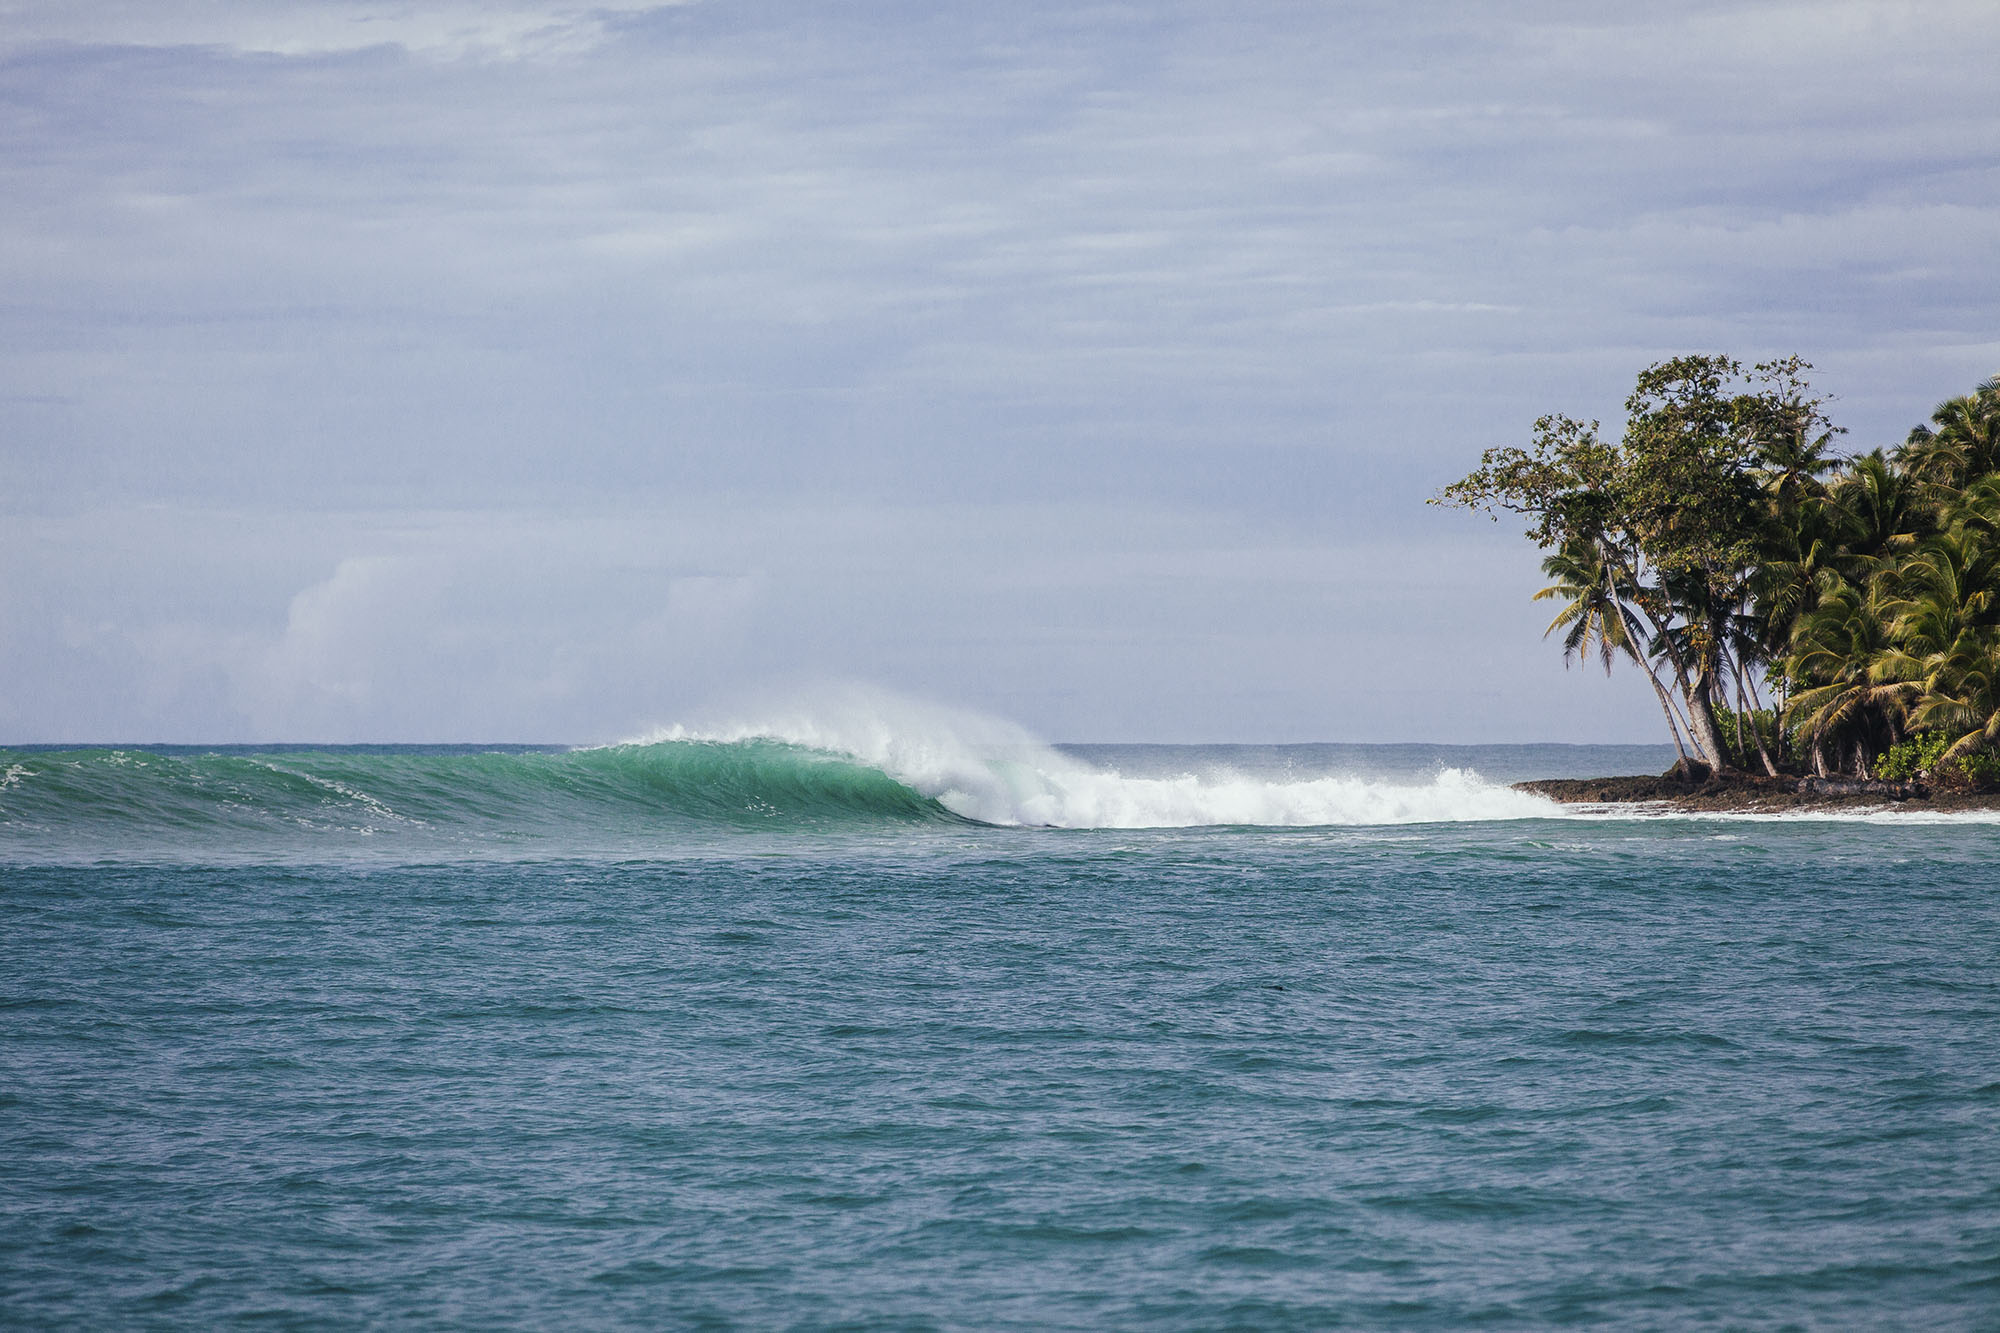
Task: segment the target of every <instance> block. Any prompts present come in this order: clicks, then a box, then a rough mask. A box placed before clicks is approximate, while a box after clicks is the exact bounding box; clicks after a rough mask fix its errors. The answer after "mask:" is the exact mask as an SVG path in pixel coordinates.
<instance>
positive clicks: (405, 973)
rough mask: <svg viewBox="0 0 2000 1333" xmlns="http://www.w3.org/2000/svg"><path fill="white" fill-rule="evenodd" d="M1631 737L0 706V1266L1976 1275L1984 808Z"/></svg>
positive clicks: (625, 1300)
mask: <svg viewBox="0 0 2000 1333" xmlns="http://www.w3.org/2000/svg"><path fill="white" fill-rule="evenodd" d="M1670 758H1671V755H1670V754H1668V753H1667V752H1665V751H1662V750H1656V749H1647V748H1639V749H1625V750H1614V749H1605V748H1573V747H1483V748H1482V747H1456V748H1446V747H1337V746H1307V747H1200V748H1176V747H1122V748H1121V747H1070V748H1065V749H1051V748H1048V747H1038V746H1034V745H1032V744H1031V743H1027V742H1024V741H1022V740H1021V739H1020V738H1018V737H1012V736H999V737H994V736H983V737H973V738H968V737H966V736H965V735H962V734H940V733H937V732H935V731H925V730H924V729H922V728H918V729H916V730H915V731H914V732H909V731H898V730H897V729H896V728H895V727H881V728H875V729H872V730H864V731H862V732H853V731H850V732H849V733H847V734H842V735H836V734H831V733H830V732H828V731H826V730H825V729H815V728H813V727H808V726H790V727H763V728H743V729H738V730H737V731H719V732H713V733H707V734H689V733H677V734H672V733H670V734H661V735H658V736H655V737H652V738H649V739H648V740H647V741H646V743H641V744H633V745H627V746H616V747H608V748H604V749H596V750H581V751H567V750H540V749H531V748H524V747H511V748H509V747H455V748H454V747H439V748H412V747H373V748H345V749H327V748H321V749H304V748H298V747H292V748H282V747H281V748H277V749H251V748H214V749H209V748H198V747H196V748H185V747H184V748H159V747H155V748H124V749H117V748H98V749H70V750H60V749H36V750H22V749H17V750H11V751H0V1324H5V1325H7V1326H12V1327H58V1326H77V1327H107V1328H108V1327H117V1328H130V1327H148V1326H158V1327H214V1326H223V1325H229V1324H234V1323H257V1324H265V1325H272V1326H276V1327H339V1326H361V1325H403V1326H422V1327H463V1328H488V1327H495V1326H514V1327H538V1328H540V1327H577V1328H598V1327H635V1328H747V1329H778V1328H854V1329H874V1328H881V1329H927V1328H968V1329H971V1328H980V1329H986V1328H1035V1329H1044V1328H1093V1329H1095V1328H1166V1329H1216V1328H1329V1327H1367V1328H1377V1327H1390V1328H1464V1327H1470V1326H1480V1327H1521V1328H1546V1327H1558V1326H1583V1327H1590V1326H1598V1327H1618V1328H1680V1327H1715V1328H1772V1329H1777V1328H1857V1327H1878V1328H1891V1327H1893V1328H1954V1329H1956V1328H1980V1327H1984V1328H1993V1327H2000V972H1997V971H1996V962H2000V892H1996V890H2000V870H1996V865H2000V826H1996V825H1995V824H1992V823H1988V822H1981V821H1979V820H1978V819H1976V818H1954V819H1938V820H1933V821H1930V822H1917V821H1914V820H1903V821H1900V822H1899V821H1897V820H1896V819H1895V818H1894V817H1893V816H1859V817H1854V816H1850V817H1846V818H1838V819H1826V818H1809V817H1795V818H1720V817H1702V818H1697V817H1683V816H1673V815H1666V814H1661V813H1658V812H1637V813H1635V812H1633V811H1631V810H1626V811H1623V812H1617V811H1603V810H1578V809H1574V808H1570V809H1564V808H1559V807H1556V806H1554V805H1551V804H1548V803H1546V802H1544V801H1541V800H1539V799H1537V798H1534V797H1531V796H1526V795H1523V794H1521V793H1518V792H1514V791H1512V790H1510V789H1509V788H1508V787H1507V786H1506V785H1505V783H1506V782H1507V781H1509V780H1512V779H1517V778H1522V777H1533V776H1562V775H1583V774H1592V773H1607V772H1644V771H1658V770H1659V769H1661V768H1664V767H1665V766H1666V763H1667V762H1668V761H1669V759H1670Z"/></svg>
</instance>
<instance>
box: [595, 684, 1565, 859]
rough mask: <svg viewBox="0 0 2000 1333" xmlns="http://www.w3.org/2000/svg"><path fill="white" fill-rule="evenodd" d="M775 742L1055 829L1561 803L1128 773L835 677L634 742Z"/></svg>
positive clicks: (1316, 782)
mask: <svg viewBox="0 0 2000 1333" xmlns="http://www.w3.org/2000/svg"><path fill="white" fill-rule="evenodd" d="M750 740H775V741H782V742H785V743H788V744H792V745H798V746H802V747H806V748H809V749H814V750H822V751H828V752H831V753H834V754H841V755H846V756H849V757H851V758H853V759H855V760H857V761H858V762H860V763H863V764H867V765H868V766H870V767H872V768H878V769H880V770H881V771H883V772H884V773H887V774H889V775H890V776H891V777H893V778H895V779H896V780H897V781H898V782H901V783H903V784H904V785H905V786H907V787H909V788H911V789H912V790H914V791H917V792H921V793H922V794H923V795H925V796H929V797H932V798H933V799H935V800H936V801H938V802H939V804H941V805H943V806H944V807H945V808H946V809H948V810H951V811H953V812H955V813H957V814H960V815H964V816H965V817H967V818H968V819H977V820H981V821H983V822H985V823H989V824H1027V825H1040V826H1049V827H1057V828H1192V827H1201V826H1207V825H1224V824H1233V825H1256V826H1265V827H1272V826H1320V825H1337V824H1413V823H1443V822H1456V821H1467V820H1497V819H1536V818H1548V817H1552V816H1556V815H1559V814H1561V813H1563V812H1562V809H1561V807H1559V806H1557V805H1556V804H1555V803H1554V802H1553V801H1549V800H1547V799H1545V798H1543V797H1540V796H1532V795H1529V794H1527V793H1525V792H1518V791H1515V790H1513V789H1512V788H1510V787H1505V786H1501V785H1499V784H1497V783H1491V782H1487V781H1485V780H1483V779H1481V778H1480V777H1479V776H1478V775H1477V774H1475V773H1472V772H1470V771H1468V770H1465V769H1456V768H1447V769H1444V770H1442V771H1441V772H1439V773H1438V774H1437V775H1436V777H1435V778H1433V779H1432V780H1431V781H1429V782H1427V783H1420V784H1412V783H1402V784H1398V783H1393V782H1385V781H1380V780H1376V779H1369V778H1361V777H1349V776H1337V775H1318V776H1302V777H1284V778H1272V777H1264V776H1253V775H1248V774H1243V773H1238V772H1234V771H1231V770H1227V769H1216V770H1210V771H1206V772H1201V773H1191V772H1190V773H1179V774H1169V775H1145V776H1135V775H1127V774H1124V773H1121V772H1118V771H1117V770H1115V769H1107V768H1098V767H1095V766H1093V765H1091V764H1088V763H1085V762H1083V761H1082V760H1080V759H1077V758H1074V757H1072V756H1069V755H1065V754H1062V753H1061V752H1059V751H1057V750H1055V749H1053V748H1051V747H1050V746H1048V745H1046V744H1044V743H1043V742H1041V741H1038V740H1036V739H1035V738H1034V737H1032V736H1030V735H1029V734H1028V733H1027V732H1025V731H1023V730H1021V729H1020V728H1019V727H1016V726H1012V725H1011V724H1008V723H1005V722H1000V721H996V720H994V719H991V718H985V717H980V716H978V715H976V714H972V713H966V712H962V711H959V710H954V709H946V708H940V707H937V706H935V705H930V704H923V703H919V702H916V701H914V700H909V699H904V698H900V697H898V696H895V695H891V694H888V693H886V692H882V691H876V690H866V689H856V688H847V689H842V690H839V691H832V692H821V693H819V694H816V695H815V696H814V697H813V698H812V699H811V700H810V702H807V703H794V704H790V705H785V706H780V707H777V708H766V709H760V710H757V712H756V713H755V714H754V715H753V716H751V717H749V718H746V719H742V720H738V721H732V722H728V723H724V724H721V725H711V726H694V727H690V726H674V727H669V728H664V729H661V730H657V731H654V732H651V733H649V734H647V735H645V736H642V737H636V738H634V740H633V741H632V742H629V743H632V744H661V743H666V742H672V741H713V742H724V743H728V742H741V741H750Z"/></svg>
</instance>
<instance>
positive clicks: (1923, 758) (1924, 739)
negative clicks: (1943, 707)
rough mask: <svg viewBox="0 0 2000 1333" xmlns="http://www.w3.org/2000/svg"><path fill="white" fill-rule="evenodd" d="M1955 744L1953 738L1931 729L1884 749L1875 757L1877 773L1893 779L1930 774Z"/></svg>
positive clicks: (1879, 775)
mask: <svg viewBox="0 0 2000 1333" xmlns="http://www.w3.org/2000/svg"><path fill="white" fill-rule="evenodd" d="M1950 747H1951V738H1950V737H1949V736H1946V735H1944V734H1943V733H1941V732H1936V731H1927V732H1924V733H1923V734H1922V735H1920V736H1912V737H1910V738H1909V739H1908V740H1906V741H1900V742H1898V743H1897V744H1895V745H1892V746H1890V747H1889V748H1888V749H1887V750H1884V751H1883V752H1882V754H1881V755H1880V757H1878V758H1877V759H1876V760H1875V776H1876V777H1878V778H1883V779H1885V780H1887V781H1889V782H1913V781H1915V780H1916V779H1918V778H1924V777H1929V776H1930V775H1931V773H1932V772H1933V771H1935V770H1936V768H1937V766H1938V761H1939V760H1941V759H1943V758H1944V752H1945V751H1946V750H1947V749H1949V748H1950Z"/></svg>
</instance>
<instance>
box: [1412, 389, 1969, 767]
mask: <svg viewBox="0 0 2000 1333" xmlns="http://www.w3.org/2000/svg"><path fill="white" fill-rule="evenodd" d="M1811 369H1812V367H1811V366H1810V365H1809V364H1807V363H1806V362H1804V361H1802V360H1800V359H1799V358H1798V357H1796V356H1794V357H1787V358H1784V359H1782V360H1777V361H1767V362H1761V363H1758V364H1756V365H1754V366H1751V367H1749V368H1748V369H1745V368H1744V367H1743V366H1742V365H1741V364H1740V363H1739V362H1737V361H1735V360H1733V359H1731V358H1729V357H1725V356H1700V355H1691V356H1680V357H1675V358H1673V359H1671V360H1668V361H1662V362H1660V363H1658V364H1656V365H1653V366H1649V367H1647V368H1646V369H1645V370H1644V371H1642V372H1641V373H1640V374H1639V376H1638V379H1637V382H1636V383H1635V385H1634V387H1633V390H1632V393H1631V395H1630V396H1629V397H1628V398H1627V399H1626V401H1625V412H1626V419H1625V426H1624V430H1623V431H1622V433H1621V434H1620V436H1619V437H1618V438H1617V439H1616V440H1611V439H1607V438H1606V437H1605V435H1604V433H1603V430H1602V427H1601V426H1600V424H1599V423H1598V422H1596V421H1579V420H1577V419H1575V418H1572V417H1567V416H1562V415H1551V416H1545V417H1542V418H1541V419H1540V420H1538V421H1537V422H1536V423H1535V426H1534V432H1533V435H1532V437H1531V439H1530V442H1529V444H1528V446H1527V447H1525V448H1521V447H1515V446H1508V447H1502V448H1496V449H1489V450H1487V451H1486V453H1485V454H1484V455H1483V456H1482V457H1481V459H1480V463H1479V466H1478V468H1476V469H1475V470H1474V471H1473V472H1472V473H1470V474H1469V475H1468V476H1466V477H1464V478H1463V479H1461V480H1459V481H1457V482H1454V483H1452V484H1451V485H1449V486H1447V487H1445V488H1444V489H1443V490H1442V491H1440V492H1439V493H1438V495H1437V496H1435V497H1433V500H1432V503H1436V504H1444V505H1452V506H1459V507H1465V508H1472V509H1480V510H1485V511H1487V512H1489V513H1494V514H1496V515H1497V513H1498V512H1500V511H1506V512H1509V513H1513V514H1517V515H1519V516H1521V517H1522V518H1523V519H1525V520H1526V523H1527V535H1528V537H1529V538H1530V539H1531V540H1532V541H1534V542H1535V543H1536V545H1537V546H1539V547H1541V548H1542V549H1543V550H1544V551H1546V552H1548V555H1547V556H1546V558H1545V559H1544V561H1543V570H1544V572H1545V573H1546V574H1547V575H1548V576H1549V577H1550V578H1551V579H1552V580H1553V582H1552V583H1550V584H1549V585H1548V586H1547V587H1545V588H1543V589H1542V590H1541V591H1540V592H1538V593H1536V594H1535V595H1536V597H1537V598H1538V599H1543V600H1552V601H1554V602H1556V603H1557V604H1558V610H1557V614H1556V616H1555V619H1554V620H1553V621H1552V622H1551V623H1550V626H1549V632H1550V633H1555V632H1556V631H1558V630H1561V631H1562V633H1563V645H1564V651H1565V655H1566V656H1577V655H1591V656H1594V657H1596V658H1597V659H1598V660H1599V661H1600V662H1601V663H1602V664H1603V666H1604V668H1605V670H1606V671H1609V670H1610V669H1611V668H1612V666H1613V664H1614V663H1616V662H1618V661H1620V660H1624V661H1628V662H1630V663H1632V664H1633V665H1634V666H1636V667H1637V668H1638V669H1639V670H1640V671H1642V672H1643V673H1644V674H1645V675H1646V677H1647V678H1648V680H1649V681H1650V682H1651V684H1652V688H1653V690H1654V693H1655V695H1656V696H1657V698H1658V700H1659V703H1660V707H1661V711H1662V714H1663V715H1664V717H1665V719H1666V722H1667V726H1668V729H1669V731H1670V733H1671V734H1672V736H1673V740H1674V744H1675V746H1676V747H1677V748H1678V749H1679V752H1680V753H1681V755H1682V757H1683V759H1684V760H1689V761H1693V762H1698V763H1700V764H1703V765H1706V766H1707V767H1709V768H1712V769H1716V770H1722V769H1727V768H1730V767H1734V766H1738V765H1748V764H1751V763H1753V762H1754V763H1755V764H1757V765H1759V766H1761V767H1762V768H1763V769H1764V770H1765V771H1766V772H1770V773H1776V772H1778V771H1780V770H1781V768H1797V767H1804V766H1810V767H1811V768H1813V769H1814V770H1815V771H1818V772H1821V773H1825V772H1828V771H1830V770H1832V769H1835V768H1839V769H1842V770H1844V771H1847V772H1852V773H1855V774H1859V775H1867V774H1868V773H1870V772H1871V771H1872V770H1874V769H1876V768H1880V767H1882V766H1883V765H1884V764H1885V763H1886V764H1887V765H1888V767H1889V768H1892V769H1893V768H1898V767H1901V768H1908V767H1910V763H1911V761H1910V759H1909V756H1911V755H1914V754H1918V753H1920V752H1921V753H1922V754H1924V755H1928V756H1930V758H1929V759H1928V760H1927V761H1926V765H1927V766H1928V767H1929V768H1937V767H1938V766H1939V765H1956V768H1955V769H1954V771H1957V772H1962V773H1971V772H1974V771H1975V770H1977V771H1986V770H1985V769H1981V768H1980V765H1981V764H1984V765H1985V766H1986V769H1991V770H1992V771H1994V772H1996V773H2000V694H1996V691H2000V379H1993V380H1988V381H1986V382H1985V383H1983V384H1981V385H1979V386H1978V387H1977V388H1975V389H1974V390H1973V391H1972V392H1971V393H1969V394H1966V395H1964V396H1962V397H1958V398H1953V399H1949V400H1947V401H1946V402H1943V403H1940V404H1939V405H1938V406H1937V408H1936V410H1935V411H1933V412H1932V414H1931V419H1930V422H1929V423H1928V424H1925V425H1920V426H1918V427H1916V428H1915V429H1913V430H1912V431H1911V432H1910V434H1909V436H1908V437H1907V438H1906V439H1905V440H1904V442H1903V443H1902V444H1901V445H1899V446H1897V447H1895V448H1893V449H1890V450H1886V451H1885V450H1881V449H1877V450H1875V451H1873V452H1870V453H1867V454H1863V455H1860V456H1858V457H1850V456H1844V455H1841V454H1838V453H1837V452H1836V451H1835V448H1834V446H1835V443H1836V441H1837V440H1838V438H1839V436H1840V435H1841V434H1842V431H1841V429H1840V428H1838V427H1836V426H1834V425H1833V423H1832V421H1831V420H1830V419H1829V417H1828V414H1827V410H1826V401H1827V400H1826V399H1825V398H1823V397H1821V396H1819V395H1818V394H1816V393H1815V392H1814V390H1813V388H1812V386H1811V383H1810V382H1809V380H1808V374H1809V373H1810V371H1811ZM1767 696H1768V702H1767ZM1899 747H1900V748H1899ZM1982 754H1992V755H1993V756H1994V757H1992V758H1991V759H1985V760H1980V759H1977V758H1976V756H1980V755H1982Z"/></svg>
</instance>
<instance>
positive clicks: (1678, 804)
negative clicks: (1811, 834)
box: [1514, 772, 2000, 814]
mask: <svg viewBox="0 0 2000 1333" xmlns="http://www.w3.org/2000/svg"><path fill="white" fill-rule="evenodd" d="M1514 788H1515V790H1516V791H1526V792H1533V793H1535V794H1536V795H1537V796H1546V797H1548V798H1549V799H1550V800H1552V801H1559V802H1561V803H1563V804H1564V805H1664V806H1669V807H1671V808H1673V809H1675V810H1682V811H1690V812H1702V813H1711V814H1781V813H1784V812H1786V811H1795V810H1864V809H1881V808H1884V807H1888V808H1893V809H1897V810H1911V811H1916V810H1937V811H1963V810H2000V792H1970V791H1949V790H1939V789H1935V788H1932V787H1930V786H1927V785H1926V784H1923V783H1918V782H1864V781H1860V780H1857V779H1854V778H1799V777H1776V778H1773V777H1766V776H1764V775H1763V774H1761V773H1726V774H1722V775H1720V776H1714V775H1703V776H1700V777H1688V776H1683V775H1682V774H1679V773H1673V772H1669V773H1665V774H1662V775H1661V776H1659V777H1626V778H1543V779H1539V780H1537V781H1534V782H1517V783H1515V784H1514Z"/></svg>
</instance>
